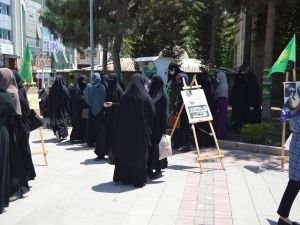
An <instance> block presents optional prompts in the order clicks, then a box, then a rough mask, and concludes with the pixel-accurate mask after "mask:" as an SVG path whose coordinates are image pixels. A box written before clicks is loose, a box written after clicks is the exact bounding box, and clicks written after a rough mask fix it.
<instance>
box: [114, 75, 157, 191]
mask: <svg viewBox="0 0 300 225" xmlns="http://www.w3.org/2000/svg"><path fill="white" fill-rule="evenodd" d="M144 83H145V79H144V78H143V77H142V76H141V75H140V74H135V75H133V77H132V78H131V81H130V83H129V85H128V87H127V89H126V91H125V93H124V95H123V97H122V99H121V102H120V106H119V116H118V123H117V130H116V131H117V132H116V140H115V142H114V143H115V145H114V151H115V154H116V165H115V172H114V178H113V180H114V181H115V182H122V183H129V184H133V185H134V186H135V187H142V186H144V185H145V183H146V177H147V155H148V151H149V149H150V146H151V137H152V126H153V118H154V115H155V107H154V104H153V101H152V99H151V97H150V96H149V95H148V93H147V92H146V89H145V87H144Z"/></svg>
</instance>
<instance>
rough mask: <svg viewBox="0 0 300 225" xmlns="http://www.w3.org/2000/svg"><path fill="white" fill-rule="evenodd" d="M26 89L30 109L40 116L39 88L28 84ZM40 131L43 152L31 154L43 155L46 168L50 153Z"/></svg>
mask: <svg viewBox="0 0 300 225" xmlns="http://www.w3.org/2000/svg"><path fill="white" fill-rule="evenodd" d="M26 87H27V99H28V103H29V108H30V109H33V110H34V111H35V112H36V114H37V115H40V107H39V101H38V91H37V87H36V86H35V85H32V84H30V85H28V84H27V85H26ZM38 130H39V134H40V139H41V144H42V151H41V152H33V153H31V154H32V155H43V156H44V162H45V166H48V161H47V154H48V152H47V151H46V150H45V142H44V136H43V130H42V127H39V128H38Z"/></svg>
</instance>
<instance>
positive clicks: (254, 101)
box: [247, 72, 261, 123]
mask: <svg viewBox="0 0 300 225" xmlns="http://www.w3.org/2000/svg"><path fill="white" fill-rule="evenodd" d="M247 80H248V104H249V105H248V107H249V112H248V121H247V122H248V123H260V122H261V98H260V90H259V84H258V81H257V78H256V76H255V74H254V73H252V72H248V73H247Z"/></svg>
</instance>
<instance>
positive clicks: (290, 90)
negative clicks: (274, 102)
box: [281, 82, 300, 120]
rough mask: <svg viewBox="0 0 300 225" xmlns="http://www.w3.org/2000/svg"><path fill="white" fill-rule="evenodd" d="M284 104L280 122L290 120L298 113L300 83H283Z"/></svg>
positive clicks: (299, 106) (299, 107) (299, 111)
mask: <svg viewBox="0 0 300 225" xmlns="http://www.w3.org/2000/svg"><path fill="white" fill-rule="evenodd" d="M283 85H284V104H283V108H282V111H281V120H286V119H290V118H292V117H294V116H296V115H299V113H300V110H299V109H300V82H284V83H283Z"/></svg>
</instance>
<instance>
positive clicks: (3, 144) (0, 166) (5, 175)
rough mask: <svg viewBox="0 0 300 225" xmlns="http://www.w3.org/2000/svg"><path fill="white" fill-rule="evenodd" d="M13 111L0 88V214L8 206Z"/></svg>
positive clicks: (10, 102) (7, 97)
mask: <svg viewBox="0 0 300 225" xmlns="http://www.w3.org/2000/svg"><path fill="white" fill-rule="evenodd" d="M15 115H16V113H15V109H14V106H13V102H12V99H11V97H10V96H9V94H8V93H6V92H5V91H4V90H3V89H2V88H1V86H0V214H1V213H2V211H3V209H4V207H7V206H8V202H9V197H10V163H9V152H10V146H9V136H10V135H9V132H8V127H11V126H12V125H11V122H12V121H13V120H14V119H15Z"/></svg>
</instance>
